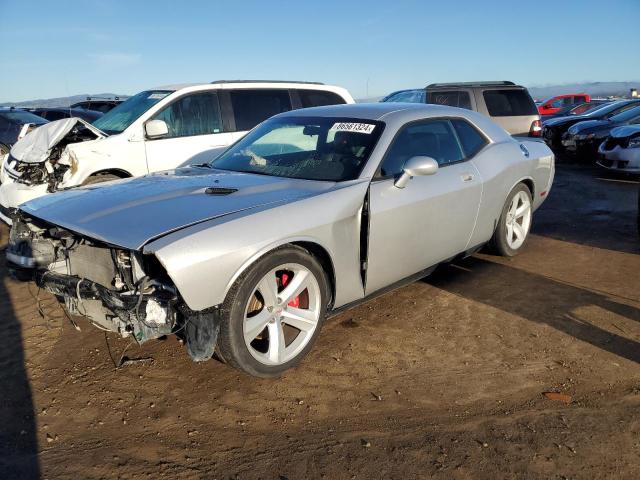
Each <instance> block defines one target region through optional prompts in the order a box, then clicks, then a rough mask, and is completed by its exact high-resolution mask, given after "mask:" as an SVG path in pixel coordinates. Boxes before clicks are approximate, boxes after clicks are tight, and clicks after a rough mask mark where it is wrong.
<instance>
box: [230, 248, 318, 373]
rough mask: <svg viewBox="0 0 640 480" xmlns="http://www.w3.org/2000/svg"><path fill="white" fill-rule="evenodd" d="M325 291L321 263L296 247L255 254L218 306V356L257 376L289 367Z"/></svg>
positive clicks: (305, 346)
mask: <svg viewBox="0 0 640 480" xmlns="http://www.w3.org/2000/svg"><path fill="white" fill-rule="evenodd" d="M328 291H329V287H328V282H327V277H326V274H325V273H324V271H323V269H322V266H321V265H320V263H319V262H318V261H317V260H316V259H315V258H314V257H313V256H312V255H310V254H309V253H308V252H307V251H306V250H304V249H302V248H300V247H296V246H289V247H284V248H280V249H278V250H275V251H274V252H272V253H270V254H267V255H265V256H264V257H262V258H260V259H259V260H258V261H257V262H256V263H255V264H254V265H252V266H251V267H250V268H249V270H248V271H247V272H246V273H244V274H243V275H242V276H241V277H240V278H239V279H238V280H237V281H236V283H235V284H234V286H233V287H232V289H231V291H230V292H229V294H228V295H227V299H226V300H225V303H224V304H223V306H222V312H221V313H222V318H223V320H222V322H221V326H220V334H219V336H218V351H219V354H220V356H221V357H222V358H223V359H224V360H225V361H226V362H228V363H229V364H230V365H232V366H233V367H236V368H238V369H240V370H243V371H245V372H247V373H249V374H251V375H254V376H258V377H265V378H268V377H276V376H278V375H280V374H281V373H283V372H284V371H285V370H287V369H289V368H292V367H294V366H295V365H297V364H298V363H299V362H300V360H302V358H303V357H304V356H305V355H306V354H307V352H308V351H309V350H310V349H311V347H312V346H313V343H314V341H315V339H316V338H317V336H318V333H319V332H320V328H321V326H322V322H323V320H324V317H325V314H326V306H327V299H328Z"/></svg>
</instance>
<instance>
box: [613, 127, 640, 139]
mask: <svg viewBox="0 0 640 480" xmlns="http://www.w3.org/2000/svg"><path fill="white" fill-rule="evenodd" d="M637 133H640V125H625V126H623V127H616V128H614V129H613V130H611V133H610V135H611V136H612V137H615V138H625V137H630V136H632V135H635V134H637Z"/></svg>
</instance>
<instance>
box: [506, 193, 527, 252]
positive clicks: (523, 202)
mask: <svg viewBox="0 0 640 480" xmlns="http://www.w3.org/2000/svg"><path fill="white" fill-rule="evenodd" d="M506 226H507V229H506V230H507V245H509V248H511V249H513V250H517V249H518V248H520V247H521V246H522V244H523V243H524V241H525V239H526V238H527V234H528V233H529V227H530V226H531V200H530V199H529V196H528V195H527V194H526V193H525V192H524V191H520V192H518V193H517V194H516V195H515V196H514V197H513V199H512V200H511V205H509V210H508V211H507V217H506Z"/></svg>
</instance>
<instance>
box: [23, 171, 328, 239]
mask: <svg viewBox="0 0 640 480" xmlns="http://www.w3.org/2000/svg"><path fill="white" fill-rule="evenodd" d="M334 185H335V184H334V183H333V182H317V181H309V180H296V179H288V178H279V177H269V176H263V175H253V174H245V173H238V172H229V171H222V170H212V169H208V168H184V169H179V170H175V171H171V172H162V173H157V174H153V175H148V176H145V177H138V178H132V179H125V180H118V181H115V182H110V183H105V184H99V185H92V186H87V187H80V188H74V189H71V190H67V191H63V192H58V193H54V194H52V195H45V196H44V197H40V198H37V199H35V200H32V201H30V202H27V203H25V204H23V205H21V207H20V210H22V211H23V212H25V213H27V214H29V215H31V216H33V217H36V218H39V219H41V220H44V221H46V222H48V223H51V224H53V225H57V226H60V227H62V228H65V229H67V230H71V231H73V232H76V233H79V234H81V235H84V236H87V237H89V238H92V239H95V240H100V241H103V242H106V243H109V244H111V245H115V246H119V247H123V248H127V249H131V250H138V249H140V248H142V247H143V246H144V245H145V244H146V243H148V242H149V241H151V240H153V239H156V238H158V237H161V236H163V235H166V234H167V233H170V232H174V231H176V230H179V229H181V228H184V227H187V226H190V225H194V224H196V223H200V222H203V221H207V220H211V219H214V218H218V217H221V216H223V215H228V214H231V213H235V212H239V211H242V210H247V209H252V208H256V207H260V206H264V205H268V204H274V205H275V204H278V203H285V202H287V201H292V200H295V199H300V198H303V197H308V196H311V195H315V194H319V193H322V192H324V191H326V190H329V189H331V188H332V187H333V186H334ZM224 189H229V190H235V189H237V190H236V191H233V192H231V193H228V191H225V190H224Z"/></svg>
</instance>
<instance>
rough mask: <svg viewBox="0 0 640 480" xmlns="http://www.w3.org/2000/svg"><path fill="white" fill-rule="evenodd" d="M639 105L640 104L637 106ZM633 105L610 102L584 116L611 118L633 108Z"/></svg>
mask: <svg viewBox="0 0 640 480" xmlns="http://www.w3.org/2000/svg"><path fill="white" fill-rule="evenodd" d="M639 105H640V104H639ZM633 107H634V105H633V104H630V103H627V102H612V103H606V104H604V105H603V106H601V107H600V108H598V109H596V110H593V111H591V112H589V113H587V114H586V116H587V117H596V116H603V115H606V116H613V115H615V114H617V113H620V112H622V111H624V110H626V109H627V108H633Z"/></svg>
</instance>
